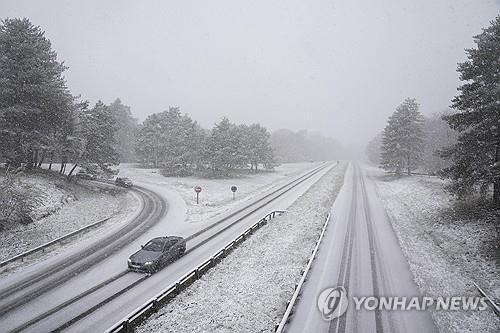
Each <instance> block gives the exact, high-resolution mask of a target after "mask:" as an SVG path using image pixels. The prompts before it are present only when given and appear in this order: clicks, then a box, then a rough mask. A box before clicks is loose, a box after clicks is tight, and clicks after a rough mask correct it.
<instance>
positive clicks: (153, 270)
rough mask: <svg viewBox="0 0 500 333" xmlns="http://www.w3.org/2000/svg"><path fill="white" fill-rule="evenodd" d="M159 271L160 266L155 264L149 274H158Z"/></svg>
mask: <svg viewBox="0 0 500 333" xmlns="http://www.w3.org/2000/svg"><path fill="white" fill-rule="evenodd" d="M159 270H160V265H159V264H158V263H156V264H154V265H152V267H151V269H150V271H149V273H150V274H153V273H156V272H158V271H159Z"/></svg>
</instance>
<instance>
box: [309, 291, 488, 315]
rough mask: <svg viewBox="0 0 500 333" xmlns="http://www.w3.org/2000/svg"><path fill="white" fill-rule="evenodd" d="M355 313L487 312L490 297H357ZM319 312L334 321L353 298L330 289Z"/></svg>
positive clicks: (354, 304) (320, 305)
mask: <svg viewBox="0 0 500 333" xmlns="http://www.w3.org/2000/svg"><path fill="white" fill-rule="evenodd" d="M351 301H353V302H354V303H353V306H354V310H355V311H359V310H366V311H425V310H427V309H433V310H437V311H457V310H461V311H483V310H486V309H487V308H488V305H487V303H486V302H487V299H486V297H477V296H438V297H429V296H424V297H421V296H412V297H407V296H353V297H352V298H351ZM317 305H318V309H319V311H320V312H321V316H322V317H323V319H324V320H327V321H330V320H333V319H335V318H338V317H340V316H342V315H343V314H344V313H345V312H346V311H347V306H348V305H349V298H348V296H347V291H346V289H345V288H344V287H342V286H338V287H333V288H326V289H325V290H323V291H322V292H321V294H320V295H319V297H318V303H317Z"/></svg>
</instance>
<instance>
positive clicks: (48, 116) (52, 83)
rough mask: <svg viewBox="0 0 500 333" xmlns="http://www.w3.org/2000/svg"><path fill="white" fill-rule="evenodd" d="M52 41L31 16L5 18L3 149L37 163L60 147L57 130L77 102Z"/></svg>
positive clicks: (16, 159)
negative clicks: (67, 83) (34, 23)
mask: <svg viewBox="0 0 500 333" xmlns="http://www.w3.org/2000/svg"><path fill="white" fill-rule="evenodd" d="M65 70H66V67H65V66H64V64H63V63H60V62H58V61H57V55H56V53H55V52H54V51H53V50H52V46H51V44H50V41H49V40H48V39H46V38H45V37H44V32H43V31H42V30H41V29H40V27H37V26H34V25H33V24H32V23H31V22H30V21H29V20H28V19H26V18H25V19H5V20H3V21H2V23H1V24H0V141H1V142H2V144H1V145H0V154H1V155H2V156H3V157H4V158H6V159H7V160H8V161H9V163H11V164H14V165H19V164H20V163H26V164H27V165H28V167H32V166H35V165H36V164H37V162H38V161H39V160H40V159H41V156H43V155H44V154H45V152H46V151H52V152H53V151H54V149H56V147H55V145H56V142H57V140H56V136H57V134H58V132H60V131H61V130H62V129H63V127H64V125H65V124H66V120H67V118H68V112H70V111H71V110H72V109H73V108H74V105H73V104H74V98H73V96H71V94H70V93H69V91H68V89H67V87H66V82H65V80H64V77H63V76H62V74H63V72H64V71H65Z"/></svg>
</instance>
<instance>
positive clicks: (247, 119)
mask: <svg viewBox="0 0 500 333" xmlns="http://www.w3.org/2000/svg"><path fill="white" fill-rule="evenodd" d="M499 8H500V2H498V1H482V2H480V3H478V2H475V1H463V0H461V1H455V2H453V3H452V4H449V3H448V2H446V1H438V2H436V1H423V2H418V3H414V2H411V1H404V2H402V1H395V0H394V1H384V3H383V4H373V3H371V2H369V1H364V2H357V3H351V2H335V1H333V2H326V1H321V2H317V3H315V4H314V6H312V5H311V4H310V3H305V2H300V1H294V2H288V1H286V2H283V1H281V2H279V3H269V2H258V3H251V4H250V3H244V2H238V3H235V2H230V1H222V2H218V3H217V4H216V5H215V4H213V3H197V2H191V1H189V2H183V3H175V4H174V3H168V4H167V3H161V2H149V3H148V5H147V6H146V5H142V6H141V5H139V4H137V3H133V2H120V3H118V2H110V3H97V2H94V1H89V2H86V3H73V2H71V3H70V2H68V3H65V2H61V1H54V2H50V3H45V2H44V3H39V2H37V1H25V2H23V3H18V2H14V1H3V2H2V3H1V4H0V11H1V13H2V14H1V17H2V19H5V18H7V17H9V18H15V17H27V18H28V19H30V20H31V21H32V22H33V24H35V25H38V26H40V27H41V28H42V30H43V31H45V36H46V37H47V38H48V39H50V41H51V42H52V46H53V49H54V50H55V51H56V52H57V54H58V59H59V60H61V61H64V63H65V65H66V66H68V67H69V69H68V70H67V71H66V72H65V77H66V80H67V83H68V86H69V89H70V90H71V92H72V93H73V94H74V95H80V96H81V99H84V100H89V101H90V102H91V103H95V102H96V101H97V100H102V101H103V102H105V103H111V102H112V101H113V100H115V99H116V98H120V99H121V100H122V102H123V103H124V104H126V105H128V106H130V107H131V110H132V113H133V115H134V117H136V118H138V119H139V121H140V122H142V121H143V120H144V119H145V118H146V117H147V116H148V115H150V114H152V113H157V112H161V111H164V110H167V109H168V107H169V106H179V107H180V109H181V111H182V112H183V113H187V114H189V115H190V116H191V117H193V119H195V120H197V121H198V122H199V123H200V124H201V125H202V126H203V127H205V128H211V127H212V125H213V124H214V123H216V122H218V121H219V120H220V119H221V118H222V117H224V116H226V117H228V118H229V119H230V120H231V121H233V122H236V123H257V122H258V123H260V124H262V125H263V126H265V127H267V128H269V129H270V130H272V131H275V130H278V129H282V128H286V129H290V130H293V131H297V130H302V129H303V130H307V131H309V132H319V133H321V134H323V135H325V136H328V137H331V138H334V139H335V140H336V141H337V142H339V143H340V144H341V145H343V146H344V147H346V146H347V147H349V146H356V147H362V146H364V145H365V144H366V143H367V142H368V141H369V140H370V139H371V138H373V137H374V136H375V135H376V134H377V133H378V132H380V131H381V130H382V129H383V127H384V125H385V123H386V119H387V117H388V116H389V115H390V114H391V113H392V112H393V111H394V110H395V108H396V107H397V106H398V105H399V104H400V103H401V102H402V101H403V100H404V99H405V98H407V97H414V98H416V99H417V102H418V103H419V104H420V108H421V111H422V113H423V114H424V115H430V114H432V113H435V112H440V111H443V110H445V109H446V108H448V106H449V105H450V104H451V99H452V98H453V96H455V95H456V93H457V91H456V88H457V87H458V85H459V79H458V73H457V72H456V67H457V63H458V62H462V61H464V60H465V59H466V56H465V52H464V49H465V48H469V47H472V46H473V40H472V36H475V35H477V34H479V33H480V32H481V28H483V27H485V26H487V25H488V24H489V22H490V21H491V20H493V19H494V17H495V15H496V14H497V13H498V9H499ZM54 13H55V14H54Z"/></svg>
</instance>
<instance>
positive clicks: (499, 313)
mask: <svg viewBox="0 0 500 333" xmlns="http://www.w3.org/2000/svg"><path fill="white" fill-rule="evenodd" d="M472 283H473V284H474V286H475V287H476V288H477V290H479V293H480V294H481V296H483V297H484V298H486V299H487V300H488V302H487V304H489V305H490V307H491V308H492V309H493V312H495V314H496V315H497V316H498V317H500V307H498V305H496V304H495V302H494V301H493V300H492V299H491V298H490V297H489V296H488V295H486V293H485V292H484V290H483V289H481V288H480V287H479V286H478V285H477V284H476V283H475V282H474V281H472Z"/></svg>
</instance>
